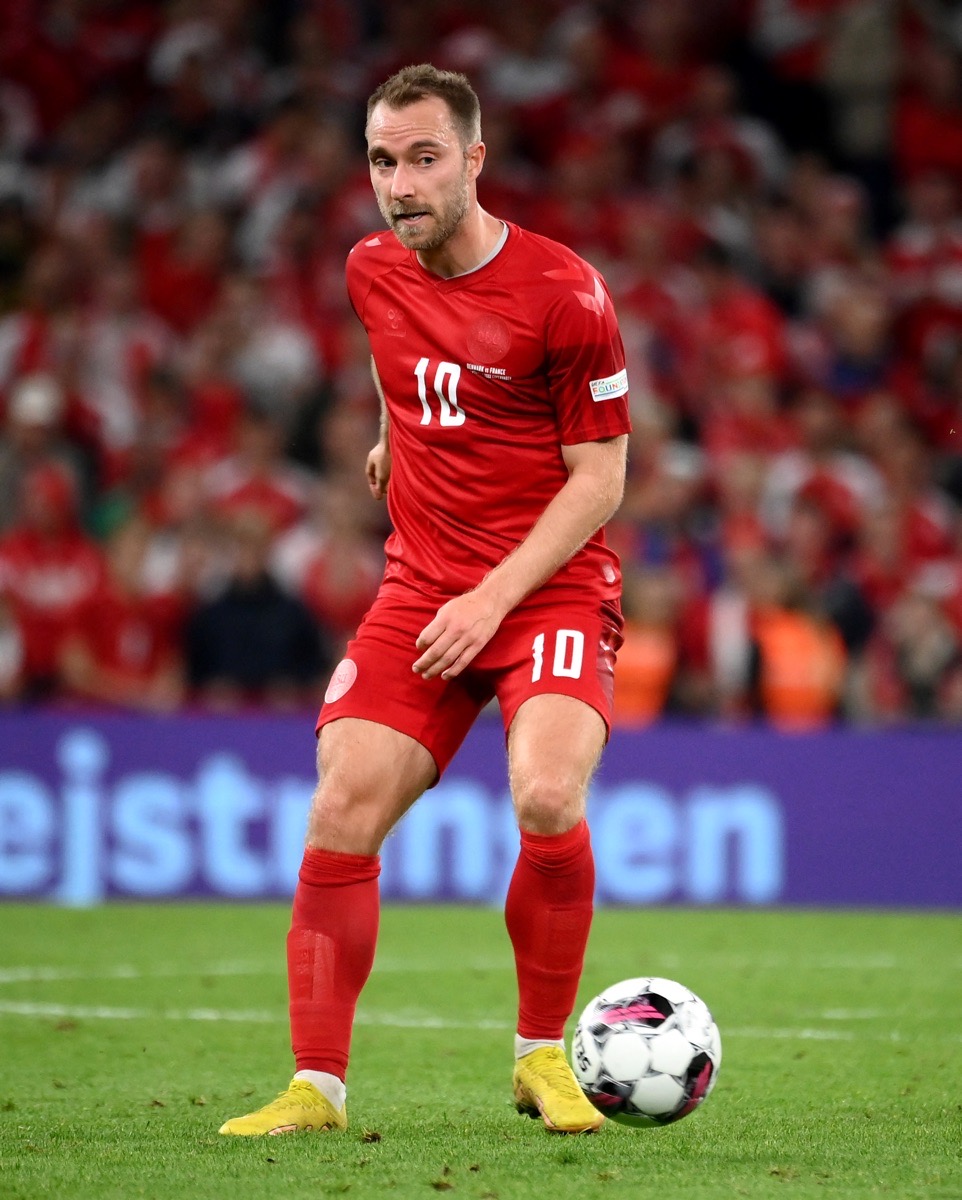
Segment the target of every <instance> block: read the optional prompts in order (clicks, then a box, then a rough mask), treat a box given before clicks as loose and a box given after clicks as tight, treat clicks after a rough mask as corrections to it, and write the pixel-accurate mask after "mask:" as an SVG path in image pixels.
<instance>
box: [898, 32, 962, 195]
mask: <svg viewBox="0 0 962 1200" xmlns="http://www.w3.org/2000/svg"><path fill="white" fill-rule="evenodd" d="M908 66H909V81H908V86H907V87H906V89H905V91H904V93H903V95H902V97H901V99H900V100H899V102H898V105H897V107H896V111H895V130H894V133H895V157H896V164H897V166H898V170H899V174H900V175H901V176H902V178H912V177H913V176H915V175H918V174H919V173H921V172H924V171H931V170H938V171H944V172H946V173H947V174H948V175H950V176H952V177H953V178H954V179H955V180H956V182H957V183H962V66H960V63H959V56H958V54H957V53H956V52H955V51H954V50H952V49H951V48H950V47H949V46H946V45H942V44H940V43H939V42H937V41H936V40H934V39H932V40H930V41H928V42H925V43H923V44H922V45H920V46H918V47H917V48H916V50H915V52H914V53H913V55H912V56H911V58H910V60H909V64H908Z"/></svg>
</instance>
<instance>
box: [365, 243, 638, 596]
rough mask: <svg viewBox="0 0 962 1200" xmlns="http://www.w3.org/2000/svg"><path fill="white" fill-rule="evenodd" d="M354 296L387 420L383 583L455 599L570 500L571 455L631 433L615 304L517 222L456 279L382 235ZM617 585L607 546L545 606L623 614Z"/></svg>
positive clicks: (584, 555) (557, 587)
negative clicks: (568, 451) (600, 607)
mask: <svg viewBox="0 0 962 1200" xmlns="http://www.w3.org/2000/svg"><path fill="white" fill-rule="evenodd" d="M347 285H348V291H349V293H350V297H351V303H352V304H353V306H354V310H355V312H356V313H357V315H358V316H359V317H360V319H361V321H362V322H363V324H364V326H365V328H366V329H367V333H368V337H369V339H370V343H371V351H372V354H373V356H374V361H375V364H376V366H377V371H378V375H379V376H380V380H381V385H382V388H383V390H384V397H385V402H386V405H387V410H388V414H389V418H390V430H391V435H390V436H391V456H392V465H391V484H390V488H389V489H388V509H389V512H390V516H391V520H392V522H393V525H394V532H393V533H392V534H391V535H390V537H389V538H388V541H387V545H386V547H385V553H386V555H387V559H388V567H387V573H386V576H385V578H387V579H391V578H401V579H405V580H407V581H409V582H411V583H414V584H415V585H416V586H418V587H419V588H421V589H422V590H426V591H428V592H433V593H434V594H436V595H437V596H438V597H439V598H440V599H444V598H447V597H451V596H455V595H459V594H461V593H462V592H465V591H468V590H470V589H471V588H473V587H475V586H476V585H477V584H478V583H480V581H481V580H482V579H483V578H484V576H485V575H486V574H487V573H488V572H489V571H490V570H491V569H492V568H493V567H495V566H497V564H498V563H500V562H501V561H502V560H503V559H504V558H505V556H506V555H508V554H510V552H511V551H512V550H513V549H514V548H515V547H516V546H517V545H518V544H519V543H520V542H521V541H522V540H523V539H524V538H525V537H526V536H527V534H528V532H529V531H530V529H531V527H532V525H534V523H535V521H536V520H537V518H538V517H539V516H540V515H541V513H542V512H543V511H544V509H545V508H546V506H547V505H548V503H549V502H550V501H551V500H552V499H553V497H554V496H555V495H556V494H557V493H558V492H559V491H560V490H561V488H562V487H563V486H564V484H565V482H566V480H567V478H568V472H567V468H566V467H565V463H564V459H563V458H562V454H561V447H562V446H566V445H577V444H578V443H581V442H589V441H598V440H601V439H603V438H609V437H616V436H618V435H620V434H624V433H628V432H629V431H630V428H631V424H630V421H629V419H628V399H627V394H628V382H627V372H626V370H625V356H624V349H623V346H622V343H621V336H620V334H619V331H618V324H617V320H616V318H615V313H614V307H613V305H612V301H611V297H610V295H609V293H608V290H607V288H606V286H605V283H604V281H603V280H602V278H601V276H600V275H599V274H598V272H597V271H595V270H594V268H593V267H591V266H589V265H588V263H586V262H584V261H583V260H582V259H580V258H579V257H578V256H577V255H576V254H574V253H573V252H572V251H571V250H568V249H567V248H566V247H564V246H562V245H560V244H559V243H557V242H553V241H550V240H549V239H547V238H544V237H541V236H539V235H537V234H533V233H530V232H529V231H527V230H524V229H521V228H520V227H519V226H517V225H514V224H512V223H510V222H508V223H507V239H506V241H505V242H504V244H503V245H502V247H501V249H500V250H499V251H498V252H497V253H496V254H495V255H494V256H493V257H492V258H490V259H489V260H488V261H487V262H485V263H484V264H482V265H481V266H480V267H478V268H477V269H476V270H474V271H470V272H468V273H466V274H464V275H459V276H456V277H455V278H453V279H443V278H441V277H440V276H438V275H435V274H433V273H432V272H430V271H428V270H426V269H425V268H424V267H422V266H421V264H420V262H419V261H418V258H417V255H416V254H415V253H413V252H412V251H409V250H406V249H405V248H404V247H403V246H402V245H401V244H400V242H398V240H397V239H396V238H395V236H394V235H393V234H392V233H390V232H384V233H381V234H374V235H372V236H370V237H368V238H365V239H364V240H363V241H361V242H359V243H358V244H357V245H356V246H355V247H354V249H353V250H352V251H351V254H350V255H349V257H348V260H347ZM620 581H621V576H620V571H619V564H618V558H617V555H616V554H615V553H614V552H613V551H612V550H610V549H609V548H608V546H607V545H606V543H605V538H604V533H603V531H601V530H599V531H598V533H596V534H595V535H594V536H593V537H592V538H591V539H590V541H589V542H588V543H587V544H586V545H585V546H584V547H583V548H582V549H581V550H579V551H577V552H576V553H575V554H574V555H573V556H572V558H571V559H570V560H569V561H568V562H567V563H566V564H565V565H564V566H563V567H561V568H560V570H559V571H558V572H557V573H556V574H555V575H554V576H552V578H551V579H549V580H548V581H547V582H546V583H545V584H544V585H543V586H542V588H541V589H539V592H538V595H543V594H544V592H545V591H548V592H550V593H551V595H552V597H553V598H558V599H561V598H577V599H580V600H582V601H584V600H585V599H586V598H593V599H594V600H595V601H597V602H599V603H600V602H603V601H606V600H608V601H613V600H616V599H617V598H618V596H619V595H620Z"/></svg>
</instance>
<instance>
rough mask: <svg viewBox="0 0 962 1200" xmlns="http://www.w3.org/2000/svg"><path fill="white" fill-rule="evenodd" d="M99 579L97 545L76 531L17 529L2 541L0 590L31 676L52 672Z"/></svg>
mask: <svg viewBox="0 0 962 1200" xmlns="http://www.w3.org/2000/svg"><path fill="white" fill-rule="evenodd" d="M103 577H104V563H103V557H102V555H101V553H100V550H99V548H98V547H97V546H96V544H95V543H94V542H92V541H90V540H89V539H88V538H87V537H85V536H84V535H83V534H82V533H80V532H79V531H71V532H68V533H65V534H63V535H62V536H60V537H53V538H45V537H43V536H42V535H41V534H38V533H34V532H33V531H32V530H29V529H22V528H18V529H14V530H13V531H11V532H10V533H8V534H7V536H6V537H5V538H4V539H3V541H2V542H0V591H3V592H6V594H7V595H8V596H9V597H10V599H11V602H12V604H13V608H14V611H15V613H16V615H17V618H18V620H19V622H20V625H21V628H22V630H23V637H24V645H25V649H26V671H27V675H28V676H29V678H30V679H31V680H36V679H46V678H49V677H50V676H53V675H54V674H55V673H56V671H57V666H58V662H59V657H60V652H61V650H62V648H63V645H64V642H65V641H66V639H67V637H68V635H69V634H70V633H71V632H72V631H73V629H74V627H75V625H76V623H77V621H78V619H79V617H80V614H81V612H82V611H83V609H84V608H85V606H86V605H87V604H88V603H89V601H90V599H91V597H92V596H93V595H94V593H95V592H96V590H97V588H98V587H99V586H100V584H101V581H102V579H103Z"/></svg>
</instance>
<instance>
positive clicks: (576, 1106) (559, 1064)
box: [513, 1046, 605, 1133]
mask: <svg viewBox="0 0 962 1200" xmlns="http://www.w3.org/2000/svg"><path fill="white" fill-rule="evenodd" d="M513 1082H514V1101H515V1104H516V1106H517V1109H518V1112H519V1113H526V1114H527V1115H528V1116H529V1117H540V1118H541V1120H542V1121H544V1124H545V1128H546V1129H548V1130H549V1131H550V1132H551V1133H594V1132H595V1130H596V1129H598V1128H599V1127H600V1126H601V1123H602V1121H604V1119H605V1118H604V1117H603V1116H602V1114H601V1113H600V1112H599V1111H598V1110H597V1109H596V1108H595V1107H594V1105H593V1104H591V1102H590V1101H589V1100H588V1099H587V1098H586V1096H585V1094H584V1092H583V1091H582V1090H581V1088H580V1087H578V1081H577V1080H576V1079H575V1077H574V1072H573V1071H572V1070H571V1067H570V1066H569V1065H568V1060H567V1058H565V1053H564V1051H563V1050H562V1049H561V1048H560V1046H540V1047H539V1048H538V1049H537V1050H532V1051H531V1053H530V1054H525V1055H524V1057H523V1058H519V1059H518V1061H517V1062H516V1063H515V1065H514V1080H513Z"/></svg>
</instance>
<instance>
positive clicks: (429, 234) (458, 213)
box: [378, 172, 468, 251]
mask: <svg viewBox="0 0 962 1200" xmlns="http://www.w3.org/2000/svg"><path fill="white" fill-rule="evenodd" d="M378 208H380V210H381V216H382V217H383V218H384V220H385V221H387V223H388V225H389V226H390V227H391V229H392V230H393V231H394V235H395V237H396V238H397V240H398V241H399V242H400V243H401V245H402V246H404V247H405V248H406V249H407V250H421V251H424V250H439V249H440V248H441V247H442V246H443V245H444V244H445V242H447V241H448V240H449V239H450V238H451V237H452V236H453V235H454V234H455V233H457V230H458V227H459V226H460V224H461V222H462V221H463V220H464V218H465V216H466V215H467V211H468V177H467V172H464V174H462V176H461V179H460V180H459V182H458V187H457V190H456V191H455V193H454V194H453V195H452V196H451V198H450V200H449V201H448V203H447V204H446V205H445V206H444V208H442V209H437V208H427V207H426V206H425V207H418V206H417V205H414V204H410V205H406V206H404V205H400V204H390V205H384V204H382V203H381V200H380V197H379V198H378ZM413 213H428V214H429V215H430V217H431V218H432V224H431V225H429V226H428V227H427V228H425V229H423V230H422V229H421V228H415V229H411V228H410V227H409V226H407V225H403V224H401V222H400V221H399V220H398V218H399V217H403V216H405V215H411V214H413Z"/></svg>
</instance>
